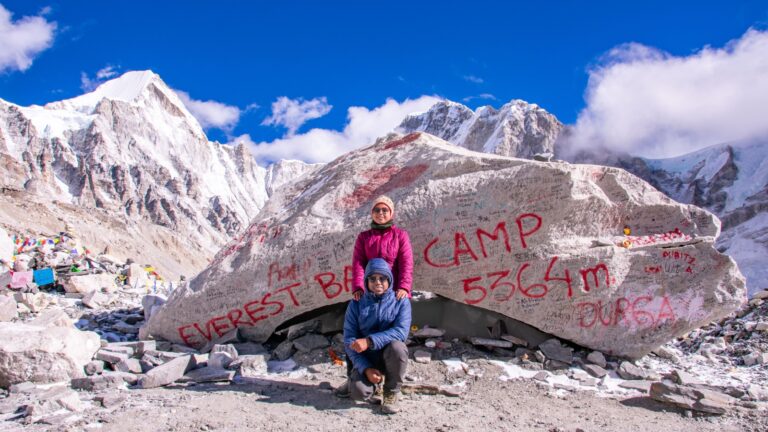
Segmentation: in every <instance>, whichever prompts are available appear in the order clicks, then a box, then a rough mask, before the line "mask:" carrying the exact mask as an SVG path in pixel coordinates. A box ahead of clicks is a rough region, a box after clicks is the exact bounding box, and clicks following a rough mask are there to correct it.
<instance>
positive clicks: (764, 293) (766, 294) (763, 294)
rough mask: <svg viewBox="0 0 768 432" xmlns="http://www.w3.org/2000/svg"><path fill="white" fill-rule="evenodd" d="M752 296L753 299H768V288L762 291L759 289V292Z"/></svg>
mask: <svg viewBox="0 0 768 432" xmlns="http://www.w3.org/2000/svg"><path fill="white" fill-rule="evenodd" d="M752 298H753V299H762V300H765V299H768V289H764V290H762V291H758V292H756V293H754V294H752Z"/></svg>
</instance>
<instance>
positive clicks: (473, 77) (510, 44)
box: [0, 0, 768, 160]
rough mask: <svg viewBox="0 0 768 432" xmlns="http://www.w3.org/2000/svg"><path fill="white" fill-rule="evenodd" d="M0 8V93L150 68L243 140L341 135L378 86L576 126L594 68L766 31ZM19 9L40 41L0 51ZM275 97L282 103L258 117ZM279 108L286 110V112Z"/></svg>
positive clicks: (204, 8) (542, 5) (694, 6)
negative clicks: (524, 111)
mask: <svg viewBox="0 0 768 432" xmlns="http://www.w3.org/2000/svg"><path fill="white" fill-rule="evenodd" d="M0 4H1V5H2V7H3V8H4V9H5V10H6V11H7V13H10V14H11V16H9V17H6V18H5V20H3V19H2V17H0V68H2V69H1V70H2V72H0V98H3V99H5V100H8V101H10V102H13V103H17V104H20V105H29V104H44V103H47V102H50V101H54V100H60V99H64V98H69V97H73V96H76V95H79V94H82V93H83V91H84V90H83V89H87V88H91V87H93V86H94V85H96V84H97V83H98V82H99V78H98V76H97V74H98V72H99V71H102V73H101V76H102V77H103V78H108V77H114V76H116V75H115V74H120V73H122V72H126V71H130V70H145V69H151V70H153V71H154V72H156V73H158V74H159V75H160V76H161V77H162V78H163V80H165V82H166V83H168V84H169V85H170V86H171V87H173V88H174V89H178V90H181V91H183V92H186V93H187V94H188V95H189V98H190V99H191V100H196V101H200V102H214V101H215V102H217V103H219V104H220V106H218V107H219V108H221V109H225V108H226V107H233V108H236V109H237V114H236V116H235V117H233V118H231V119H230V121H228V122H227V121H222V122H221V123H216V122H215V121H213V122H212V123H211V125H208V129H207V131H208V133H209V136H210V137H211V138H212V139H217V140H219V141H222V142H227V141H232V140H234V139H236V138H237V137H243V138H244V139H247V140H248V141H249V142H250V143H252V144H254V145H258V144H259V143H274V142H275V140H280V139H284V138H286V137H287V138H292V137H293V136H298V135H301V134H303V133H306V132H308V131H309V130H311V129H313V128H316V129H321V130H326V131H331V132H332V131H342V130H343V129H344V128H345V127H346V126H348V121H349V120H348V118H350V117H351V116H352V115H353V114H352V113H350V112H349V111H348V110H349V108H350V107H364V108H366V109H367V110H369V111H374V110H376V109H377V108H379V107H382V106H383V105H384V104H385V102H386V101H387V99H388V98H391V99H393V100H394V102H396V103H402V102H403V101H405V100H406V99H411V100H418V99H419V98H420V97H422V96H425V95H429V96H437V97H440V98H447V99H451V100H454V101H457V102H462V103H465V104H466V105H468V106H469V107H471V108H473V109H474V108H476V107H478V106H481V105H486V104H490V105H492V106H494V107H497V108H498V107H500V106H501V105H503V104H504V103H506V102H508V101H510V100H511V99H524V100H526V101H529V102H532V103H536V104H538V105H540V106H541V107H543V108H544V109H546V110H548V111H550V112H551V113H553V114H555V115H556V116H557V117H558V118H559V119H560V120H561V121H562V122H564V123H566V124H576V123H578V122H579V117H580V115H581V116H582V117H584V114H585V109H586V110H589V109H590V106H589V105H590V103H591V102H590V96H589V95H588V94H587V91H588V82H589V79H590V76H593V80H595V76H596V75H595V71H596V70H602V71H603V72H605V71H609V70H610V71H616V70H617V69H613V70H611V69H610V67H609V66H613V65H615V64H617V63H622V62H624V63H627V64H636V63H637V59H638V58H642V59H643V60H644V61H656V62H658V61H662V62H665V63H664V64H666V65H670V64H672V63H674V61H675V59H678V60H680V59H683V60H685V59H687V58H689V57H695V56H697V55H700V54H701V53H702V51H706V50H708V49H711V50H718V49H721V50H725V51H723V52H725V53H726V54H728V50H729V48H728V46H729V45H728V44H729V43H730V44H731V45H733V44H734V43H735V42H734V41H739V40H741V39H743V38H745V37H746V36H745V35H747V34H748V32H749V31H752V32H753V34H756V35H757V36H756V37H762V36H763V35H765V30H766V28H768V3H766V2H765V1H738V0H735V1H730V2H723V1H690V2H689V1H683V2H673V1H668V0H667V1H663V2H662V1H644V2H577V1H554V2H552V1H551V2H489V1H473V2H458V1H439V2H438V1H434V2H414V1H408V2H404V1H386V2H383V1H378V2H374V1H355V2H352V1H335V2H320V1H298V2H270V3H267V2H245V1H242V2H234V1H233V2H221V1H218V2H202V1H165V2H163V1H142V0H134V1H131V2H117V1H76V0H68V1H34V0H32V1H30V0H24V1H8V0H0ZM33 17H38V18H33ZM34 20H37V21H35V22H37V23H38V24H40V25H41V26H43V27H44V26H45V25H48V28H49V29H50V40H49V41H48V42H47V43H45V42H44V41H40V40H38V41H37V45H34V44H33V45H32V48H30V49H28V50H27V51H25V52H24V53H25V54H24V55H27V56H28V59H27V60H28V61H27V63H29V64H23V63H25V62H23V61H21V62H20V61H18V59H17V60H16V61H15V62H14V61H13V56H10V55H5V56H4V53H3V50H6V51H7V50H9V49H12V48H13V47H11V48H9V47H8V41H7V40H6V41H5V42H3V41H2V39H3V38H6V39H7V38H9V36H7V33H6V34H3V32H4V31H7V28H8V26H19V25H21V24H23V23H25V22H30V23H31V22H32V21H34ZM3 21H5V22H4V23H3ZM4 27H5V30H3V28H4ZM41 28H42V27H41ZM750 29H751V30H750ZM16 37H20V36H16ZM24 37H26V36H24ZM30 37H32V36H30ZM32 42H34V41H32ZM32 42H30V43H32ZM617 50H619V51H617ZM641 51H642V52H641ZM649 52H650V53H651V54H648V53H649ZM758 52H762V51H758ZM611 53H612V54H611ZM630 54H631V56H633V57H632V59H630V60H626V58H627V56H628V55H630ZM715 54H716V53H715ZM731 54H732V52H731ZM714 57H717V55H714ZM9 58H10V59H11V60H7V59H9ZM736 67H739V66H736ZM754 67H755V71H754V72H755V73H759V72H761V71H763V69H762V67H763V65H762V64H758V65H755V66H754ZM726 69H727V68H726ZM742 69H743V68H742ZM607 75H608V74H603V75H601V76H607ZM646 76H647V75H646ZM619 82H621V80H619ZM624 82H626V81H624ZM630 85H631V84H630ZM699 91H701V92H705V91H706V89H705V88H701V89H699ZM599 94H600V92H596V93H595V95H598V96H599ZM694 94H698V93H697V92H694ZM766 96H768V95H766ZM281 97H285V99H283V102H285V104H284V105H283V108H286V111H284V112H283V115H282V116H273V104H274V103H275V102H276V101H278V99H279V98H281ZM766 99H768V97H766ZM596 100H597V99H596ZM310 102H311V103H310ZM733 102H734V103H739V100H738V99H735V100H734V101H733ZM660 105H664V104H661V103H660ZM208 108H210V109H212V110H215V109H216V108H217V106H216V105H209V106H208ZM289 108H293V109H294V111H293V112H295V110H298V111H299V112H300V114H299V116H298V120H296V119H294V122H293V123H290V121H287V120H285V118H286V116H290V112H291V111H290V109H289ZM222 115H224V116H225V117H226V112H223V111H222ZM601 115H602V114H601ZM270 116H272V118H273V119H274V121H272V122H271V123H270V122H267V123H270V124H264V123H265V119H268V118H269V117H270ZM313 117H316V118H313ZM582 120H583V121H586V120H584V119H583V118H582ZM590 121H591V123H590V125H591V126H590V127H592V128H593V129H594V128H595V126H594V124H595V121H594V118H593V119H592V120H590ZM289 125H292V126H291V127H288V126H289ZM291 128H292V129H293V130H289V129H291ZM673 135H675V136H679V135H680V134H679V133H677V132H676V133H674V134H673ZM590 136H592V135H590ZM600 136H601V137H602V136H603V135H600ZM723 136H724V138H723V139H727V138H728V137H729V135H728V134H725V133H724V134H723ZM737 138H738V137H737ZM284 141H285V140H284ZM284 141H281V142H284ZM710 144H713V143H710ZM286 145H288V144H286ZM296 145H302V144H300V143H298V144H296ZM304 145H306V144H304ZM633 145H636V146H637V144H633ZM628 146H629V147H627V148H633V147H632V145H629V144H628ZM637 148H638V149H640V148H641V147H637ZM681 148H682V147H681ZM301 155H302V153H301V152H298V153H296V154H294V156H295V157H299V158H300V157H301ZM305 159H310V160H312V159H313V158H312V157H308V158H305ZM314 159H316V158H314Z"/></svg>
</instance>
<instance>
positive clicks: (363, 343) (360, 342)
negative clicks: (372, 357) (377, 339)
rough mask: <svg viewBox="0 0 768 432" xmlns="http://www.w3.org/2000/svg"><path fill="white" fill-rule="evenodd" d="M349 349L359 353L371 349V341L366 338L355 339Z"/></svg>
mask: <svg viewBox="0 0 768 432" xmlns="http://www.w3.org/2000/svg"><path fill="white" fill-rule="evenodd" d="M349 347H350V348H352V350H353V351H355V352H358V353H361V352H363V351H366V350H368V348H370V347H371V341H370V340H369V339H368V338H360V339H355V341H354V342H352V343H351V344H350V345H349Z"/></svg>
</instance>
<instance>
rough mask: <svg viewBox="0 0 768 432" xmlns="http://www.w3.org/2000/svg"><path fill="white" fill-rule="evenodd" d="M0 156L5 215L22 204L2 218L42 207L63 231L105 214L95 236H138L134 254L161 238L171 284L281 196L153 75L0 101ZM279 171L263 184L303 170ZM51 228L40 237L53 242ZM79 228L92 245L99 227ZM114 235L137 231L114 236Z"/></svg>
mask: <svg viewBox="0 0 768 432" xmlns="http://www.w3.org/2000/svg"><path fill="white" fill-rule="evenodd" d="M0 159H2V162H3V163H4V166H5V167H6V170H4V171H3V173H2V175H1V176H0V183H1V184H0V186H1V187H2V188H3V190H4V191H6V193H4V201H7V202H6V206H5V207H6V209H5V210H7V207H8V206H14V205H16V206H17V207H18V208H17V209H16V211H6V213H7V214H23V213H24V210H22V209H21V207H23V206H25V205H27V206H28V205H29V203H30V202H40V203H43V204H44V206H46V207H48V208H51V211H50V215H52V216H53V217H54V218H57V219H60V220H59V221H58V222H63V223H61V224H60V225H61V227H59V228H58V229H59V230H60V229H63V226H64V224H65V223H70V224H74V225H75V226H77V225H78V221H81V220H83V219H87V217H86V215H85V214H84V213H98V214H101V215H102V216H103V217H105V218H107V219H108V220H110V221H111V222H110V223H109V225H111V227H110V232H109V233H107V232H103V233H102V237H103V236H113V237H120V238H121V239H123V240H124V238H125V237H127V238H129V239H130V238H134V237H136V239H135V240H136V244H135V245H132V246H134V247H133V249H137V250H141V249H142V247H141V244H142V242H143V243H147V242H150V241H157V239H158V238H160V237H163V238H165V239H164V240H161V242H162V243H165V244H166V245H168V246H171V247H172V248H173V249H174V250H172V251H169V252H170V254H171V255H175V258H174V259H172V260H171V261H175V262H167V265H165V266H163V267H164V270H165V271H166V272H169V273H171V274H175V275H179V274H184V273H186V274H190V273H194V272H195V271H197V270H199V268H200V267H201V265H203V264H204V263H205V260H206V259H208V258H210V257H211V256H213V254H214V253H215V252H216V251H217V250H218V249H219V247H220V246H221V245H222V244H223V243H224V242H226V241H227V240H229V239H230V238H231V237H232V236H234V235H235V234H237V233H238V232H239V231H240V230H242V229H243V227H244V226H245V225H246V224H247V223H248V222H249V221H250V220H251V218H253V217H254V216H255V214H256V213H257V212H258V211H259V210H260V209H261V207H262V206H263V205H264V202H265V201H266V200H267V199H268V192H267V190H268V188H269V189H273V188H274V187H277V186H276V185H277V183H275V184H274V185H270V186H269V187H268V185H267V183H266V182H267V181H268V177H267V174H268V171H267V169H265V168H263V167H260V166H258V165H257V164H256V162H255V160H254V158H253V157H252V155H251V154H250V152H249V150H248V149H247V147H246V146H245V145H237V146H230V145H222V144H219V143H217V142H211V141H209V140H208V138H207V137H206V135H205V132H204V131H203V129H202V127H201V126H200V124H199V122H198V121H197V120H196V119H195V118H194V117H193V116H192V114H191V113H190V112H189V111H188V110H187V109H186V108H185V106H184V104H183V102H182V101H181V99H179V97H178V95H177V94H176V92H174V91H173V90H172V89H171V88H170V87H168V86H167V85H166V84H165V83H164V82H163V81H162V79H160V77H159V76H158V75H157V74H155V73H153V72H151V71H143V72H128V73H126V74H124V75H122V76H121V77H119V78H117V79H114V80H111V81H108V82H106V83H104V84H102V85H101V86H99V87H98V88H97V89H96V90H94V91H93V92H90V93H87V94H85V95H82V96H79V97H76V98H73V99H68V100H64V101H59V102H53V103H49V104H47V105H45V106H30V107H22V106H18V105H15V104H12V103H9V102H6V101H3V100H0ZM283 165H288V163H285V164H282V165H279V166H276V167H274V168H271V169H270V171H269V172H270V173H271V176H270V177H269V178H270V179H272V178H276V179H280V178H293V177H296V176H298V175H300V174H301V173H302V172H303V163H294V164H292V165H291V167H290V168H286V167H284V166H283ZM279 173H283V174H279ZM281 181H284V180H281ZM11 193H12V195H13V197H11V196H10V195H11ZM29 222H31V221H24V220H18V219H17V218H9V219H6V220H5V225H6V228H8V229H9V231H11V232H24V231H25V229H28V228H29ZM56 222H57V221H51V222H50V223H47V224H46V229H45V230H43V229H40V231H41V232H48V233H50V232H51V231H52V230H51V229H50V228H51V226H52V225H56ZM129 228H130V229H129ZM78 229H79V230H80V231H82V232H83V233H84V237H86V238H88V237H91V238H98V237H99V236H98V234H96V233H94V235H89V231H91V230H96V227H88V226H83V225H82V224H81V226H79V227H78ZM115 230H122V231H126V232H128V231H137V230H138V231H141V234H138V235H137V233H136V232H133V233H131V234H129V235H126V236H118V235H116V234H115V233H114V232H113V231H115ZM55 231H56V230H53V232H55ZM153 231H155V232H153ZM156 231H162V232H161V233H159V234H158V233H157V232H156ZM144 236H151V238H141V237H144ZM166 237H167V238H166ZM96 243H98V240H96ZM174 243H176V244H177V245H173V244H174ZM97 246H99V245H98V244H97ZM162 248H163V245H160V246H159V250H158V253H159V254H161V255H162ZM192 251H194V254H192V253H190V252H192ZM191 255H197V256H195V257H192V256H191ZM159 261H166V260H164V259H160V260H159Z"/></svg>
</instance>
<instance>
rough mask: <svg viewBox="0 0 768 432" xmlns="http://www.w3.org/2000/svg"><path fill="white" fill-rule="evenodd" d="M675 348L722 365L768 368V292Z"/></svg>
mask: <svg viewBox="0 0 768 432" xmlns="http://www.w3.org/2000/svg"><path fill="white" fill-rule="evenodd" d="M674 345H675V346H676V347H677V348H679V349H680V350H681V351H683V352H685V353H691V354H700V355H702V356H704V357H706V358H708V359H710V360H712V361H715V362H719V363H723V364H728V365H733V366H754V365H763V367H764V368H765V367H768V289H766V290H763V291H759V292H757V293H755V295H754V296H753V297H752V299H751V300H750V301H749V303H748V304H747V305H745V307H744V308H742V309H741V310H739V311H737V312H735V313H733V314H731V315H730V316H728V317H726V318H724V319H722V320H720V321H717V322H713V323H711V324H709V325H707V326H705V327H702V328H700V329H696V330H694V331H692V332H690V333H689V334H688V335H686V336H685V337H683V338H680V339H678V340H677V341H676V343H675V344H674Z"/></svg>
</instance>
